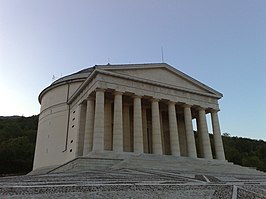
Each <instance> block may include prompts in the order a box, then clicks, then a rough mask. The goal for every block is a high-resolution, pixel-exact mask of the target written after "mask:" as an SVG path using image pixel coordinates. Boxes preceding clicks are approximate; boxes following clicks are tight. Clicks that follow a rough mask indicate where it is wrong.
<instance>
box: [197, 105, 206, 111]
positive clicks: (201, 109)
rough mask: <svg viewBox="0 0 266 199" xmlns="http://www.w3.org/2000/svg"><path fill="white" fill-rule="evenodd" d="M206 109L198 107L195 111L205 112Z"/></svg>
mask: <svg viewBox="0 0 266 199" xmlns="http://www.w3.org/2000/svg"><path fill="white" fill-rule="evenodd" d="M206 109H207V108H205V107H202V106H198V107H196V110H198V111H206Z"/></svg>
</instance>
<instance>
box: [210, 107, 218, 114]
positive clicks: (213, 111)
mask: <svg viewBox="0 0 266 199" xmlns="http://www.w3.org/2000/svg"><path fill="white" fill-rule="evenodd" d="M219 111H220V109H213V108H212V109H210V112H211V113H218V112H219Z"/></svg>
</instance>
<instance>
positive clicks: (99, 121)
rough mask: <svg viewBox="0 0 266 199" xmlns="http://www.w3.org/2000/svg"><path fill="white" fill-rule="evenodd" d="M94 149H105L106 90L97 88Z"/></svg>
mask: <svg viewBox="0 0 266 199" xmlns="http://www.w3.org/2000/svg"><path fill="white" fill-rule="evenodd" d="M95 92H96V102H95V117H94V130H93V131H94V134H93V151H103V150H104V90H103V89H96V91H95Z"/></svg>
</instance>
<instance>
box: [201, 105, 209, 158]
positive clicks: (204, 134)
mask: <svg viewBox="0 0 266 199" xmlns="http://www.w3.org/2000/svg"><path fill="white" fill-rule="evenodd" d="M198 119H199V129H200V134H201V143H202V146H201V147H202V148H201V149H202V153H203V154H202V155H203V157H204V158H206V159H212V150H211V143H210V136H209V133H208V126H207V121H206V113H205V110H204V109H203V108H200V109H199V117H198Z"/></svg>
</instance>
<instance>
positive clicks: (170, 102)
mask: <svg viewBox="0 0 266 199" xmlns="http://www.w3.org/2000/svg"><path fill="white" fill-rule="evenodd" d="M167 104H168V105H171V104H173V105H176V102H173V101H170V100H169V101H168V102H167Z"/></svg>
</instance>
